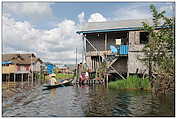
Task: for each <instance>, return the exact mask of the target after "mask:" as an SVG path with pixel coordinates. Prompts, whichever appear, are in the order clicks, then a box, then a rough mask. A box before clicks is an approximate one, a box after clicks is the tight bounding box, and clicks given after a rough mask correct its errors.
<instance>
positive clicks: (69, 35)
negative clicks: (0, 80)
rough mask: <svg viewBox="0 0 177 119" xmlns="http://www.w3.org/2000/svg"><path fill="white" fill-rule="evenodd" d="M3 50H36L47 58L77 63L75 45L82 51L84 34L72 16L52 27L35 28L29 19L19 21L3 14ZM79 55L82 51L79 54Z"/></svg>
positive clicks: (43, 57) (48, 59)
mask: <svg viewBox="0 0 177 119" xmlns="http://www.w3.org/2000/svg"><path fill="white" fill-rule="evenodd" d="M2 22H3V31H2V33H3V42H2V43H3V52H4V53H8V52H16V51H17V50H18V51H30V52H36V53H37V55H38V56H39V57H41V58H42V59H46V61H51V62H58V63H75V53H74V51H75V48H78V50H79V51H81V48H82V47H81V45H82V44H81V43H82V42H81V38H80V36H79V35H78V34H76V31H77V25H76V24H75V22H74V21H72V20H64V21H62V22H60V23H58V25H57V27H56V28H53V29H50V30H39V29H35V28H34V27H33V26H32V25H31V24H30V23H29V22H26V21H24V22H17V21H15V20H14V19H12V18H9V17H6V16H3V21H2ZM78 56H79V59H80V58H81V54H78Z"/></svg>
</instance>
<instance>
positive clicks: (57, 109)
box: [3, 85, 175, 117]
mask: <svg viewBox="0 0 177 119" xmlns="http://www.w3.org/2000/svg"><path fill="white" fill-rule="evenodd" d="M3 103H4V102H3ZM174 105H175V103H174V96H161V97H157V96H154V95H152V94H151V93H150V92H147V91H120V90H110V89H108V88H105V87H104V86H101V85H100V86H81V87H77V86H70V87H61V88H56V89H52V90H45V91H42V86H41V87H39V88H38V89H37V90H35V91H34V92H33V93H32V94H31V95H30V96H28V97H27V98H26V99H25V100H23V101H22V102H20V103H19V104H17V105H13V106H10V107H8V106H7V107H3V108H5V109H3V110H4V111H3V116H35V117H36V116H50V117H55V116H57V117H60V116H174Z"/></svg>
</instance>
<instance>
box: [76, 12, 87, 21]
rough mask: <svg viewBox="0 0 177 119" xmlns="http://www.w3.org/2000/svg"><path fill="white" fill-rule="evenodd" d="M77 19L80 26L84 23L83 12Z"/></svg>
mask: <svg viewBox="0 0 177 119" xmlns="http://www.w3.org/2000/svg"><path fill="white" fill-rule="evenodd" d="M77 17H78V19H79V23H80V24H83V23H84V22H85V13H84V12H81V13H80V14H79V15H78V16H77Z"/></svg>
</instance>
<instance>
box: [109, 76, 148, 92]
mask: <svg viewBox="0 0 177 119" xmlns="http://www.w3.org/2000/svg"><path fill="white" fill-rule="evenodd" d="M108 86H109V88H112V89H147V90H148V89H150V88H151V85H150V81H149V80H148V79H142V78H139V77H137V76H130V77H128V78H127V79H126V80H117V81H114V82H110V83H109V84H108Z"/></svg>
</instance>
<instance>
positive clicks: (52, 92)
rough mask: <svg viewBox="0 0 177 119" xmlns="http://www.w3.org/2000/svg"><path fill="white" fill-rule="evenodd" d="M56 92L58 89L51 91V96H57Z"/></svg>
mask: <svg viewBox="0 0 177 119" xmlns="http://www.w3.org/2000/svg"><path fill="white" fill-rule="evenodd" d="M56 91H57V89H56V88H53V89H51V90H50V93H51V96H54V97H55V96H56Z"/></svg>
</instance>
